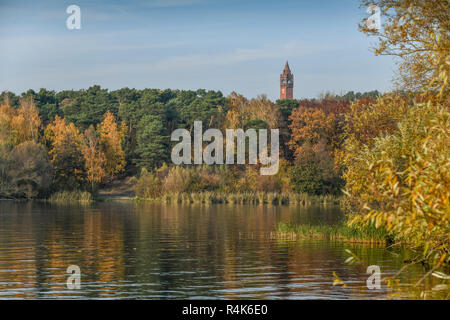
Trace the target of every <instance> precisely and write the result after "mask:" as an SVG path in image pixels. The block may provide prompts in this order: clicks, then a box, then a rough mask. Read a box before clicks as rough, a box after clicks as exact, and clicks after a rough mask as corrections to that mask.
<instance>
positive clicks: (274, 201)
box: [160, 191, 339, 206]
mask: <svg viewBox="0 0 450 320" xmlns="http://www.w3.org/2000/svg"><path fill="white" fill-rule="evenodd" d="M160 199H161V200H162V201H163V202H166V203H230V204H253V205H291V206H296V205H302V206H306V205H311V204H339V197H336V196H332V195H320V196H314V195H308V194H305V193H278V192H242V193H220V192H210V191H204V192H193V193H186V192H184V193H179V192H174V193H167V194H163V195H162V196H161V197H160Z"/></svg>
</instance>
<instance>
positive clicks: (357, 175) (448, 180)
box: [344, 100, 450, 266]
mask: <svg viewBox="0 0 450 320" xmlns="http://www.w3.org/2000/svg"><path fill="white" fill-rule="evenodd" d="M385 102H386V101H383V100H379V101H378V102H377V104H375V105H372V106H371V107H370V108H369V109H367V110H360V111H359V112H358V114H356V115H353V117H355V116H356V118H365V117H367V116H368V117H371V116H374V118H378V119H381V118H383V117H384V115H380V113H383V112H384V111H385V110H386V109H387V107H386V103H385ZM389 107H391V108H393V109H395V108H396V105H395V103H394V104H389ZM398 109H402V108H401V107H398V108H397V110H398ZM397 112H398V111H397ZM397 115H399V114H398V113H397ZM397 119H398V122H397V123H396V124H395V125H394V124H392V123H390V125H389V126H388V130H386V131H385V132H380V131H379V132H380V133H379V134H378V135H377V136H376V137H374V138H373V139H365V141H362V140H361V139H358V136H357V135H355V134H352V133H350V137H349V139H348V141H347V147H346V152H347V154H346V157H345V164H346V166H347V170H346V172H345V175H344V177H345V179H346V182H347V184H346V194H347V197H346V199H347V208H348V210H349V211H350V213H351V215H350V216H351V218H352V220H351V224H353V225H356V226H358V225H360V226H366V225H368V224H370V223H373V224H375V226H376V227H383V228H385V229H386V230H388V231H389V232H392V233H393V234H394V236H395V239H396V240H399V241H407V242H410V243H411V244H412V247H413V248H416V249H421V250H422V251H421V257H420V259H421V260H428V261H430V262H432V263H433V265H435V266H440V265H442V264H448V263H449V261H450V260H449V259H450V255H449V252H450V247H449V246H450V215H449V213H450V202H449V199H450V112H449V110H448V109H447V108H446V107H443V106H432V105H430V104H428V105H423V104H418V105H414V106H412V107H410V108H408V109H407V110H402V114H401V115H399V117H398V118H397ZM391 120H392V119H391ZM366 122H367V123H370V119H367V121H366ZM370 126H372V125H370ZM377 130H379V129H377ZM358 132H361V130H358V131H355V133H358ZM367 137H368V135H366V136H365V138H367Z"/></svg>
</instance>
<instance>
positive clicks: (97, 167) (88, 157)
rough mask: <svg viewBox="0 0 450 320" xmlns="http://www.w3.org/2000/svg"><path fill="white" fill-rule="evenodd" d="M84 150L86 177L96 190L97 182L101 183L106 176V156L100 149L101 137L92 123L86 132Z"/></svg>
mask: <svg viewBox="0 0 450 320" xmlns="http://www.w3.org/2000/svg"><path fill="white" fill-rule="evenodd" d="M82 152H83V156H84V160H85V164H84V167H85V170H86V177H87V180H88V181H89V182H90V183H91V190H94V187H95V184H99V183H101V182H102V181H103V179H104V178H105V177H106V171H105V164H106V157H105V154H104V153H103V151H102V150H101V149H100V139H99V138H98V137H97V134H96V132H95V129H94V127H93V126H92V125H91V126H90V127H89V128H88V129H87V130H86V131H85V132H84V145H83V149H82Z"/></svg>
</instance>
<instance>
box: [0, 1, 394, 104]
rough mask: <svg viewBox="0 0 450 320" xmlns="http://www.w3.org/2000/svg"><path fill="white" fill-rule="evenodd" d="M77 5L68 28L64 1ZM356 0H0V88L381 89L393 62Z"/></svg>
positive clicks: (299, 94) (301, 92) (306, 94)
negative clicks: (366, 27) (77, 22)
mask: <svg viewBox="0 0 450 320" xmlns="http://www.w3.org/2000/svg"><path fill="white" fill-rule="evenodd" d="M71 4H76V5H78V6H80V8H81V30H68V29H67V28H66V19H67V17H68V16H69V15H68V14H67V13H66V8H67V7H68V6H69V5H71ZM364 16H367V14H366V13H365V9H364V8H359V2H358V1H357V0H340V1H335V0H328V1H314V0H304V1H302V0H285V1H280V0H278V1H277V0H148V1H143V0H134V1H95V0H89V1H76V0H70V1H64V0H59V1H23V0H15V1H12V0H0V43H1V50H0V91H3V90H9V91H13V92H16V93H19V92H22V91H25V90H27V89H29V88H32V89H35V90H38V89H39V88H42V87H44V88H47V89H53V90H63V89H81V88H88V87H89V86H91V85H94V84H99V85H101V86H102V87H105V88H109V89H118V88H122V87H130V88H131V87H134V88H138V89H139V88H161V89H165V88H172V89H198V88H205V89H212V90H221V91H222V92H223V93H224V94H226V95H227V94H229V93H230V92H232V91H237V92H239V93H242V94H244V95H246V96H248V97H255V96H256V95H258V94H261V93H265V94H267V95H268V96H269V98H271V99H277V98H278V96H279V75H280V73H281V72H282V69H283V67H284V63H285V61H286V60H289V64H290V66H291V70H292V72H293V73H294V76H295V88H294V96H295V98H310V97H316V96H317V95H318V94H320V93H321V92H325V91H332V92H336V93H341V92H343V93H345V92H347V91H349V90H354V91H368V90H374V89H377V90H380V91H386V90H389V89H390V88H391V86H392V85H391V79H392V75H393V71H394V69H395V65H394V63H393V60H392V58H391V57H376V56H374V54H373V53H372V52H371V50H370V48H371V47H373V45H374V44H375V43H376V39H375V38H367V37H366V36H365V35H364V34H362V33H360V32H359V31H358V28H357V24H358V22H359V21H360V20H361V19H362V18H363V17H364Z"/></svg>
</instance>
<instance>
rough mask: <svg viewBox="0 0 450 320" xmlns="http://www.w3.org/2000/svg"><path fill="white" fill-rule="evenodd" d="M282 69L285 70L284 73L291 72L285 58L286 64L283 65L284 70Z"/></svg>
mask: <svg viewBox="0 0 450 320" xmlns="http://www.w3.org/2000/svg"><path fill="white" fill-rule="evenodd" d="M283 71H284V72H286V73H291V69H290V68H289V63H288V61H287V60H286V64H285V65H284V70H283Z"/></svg>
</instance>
